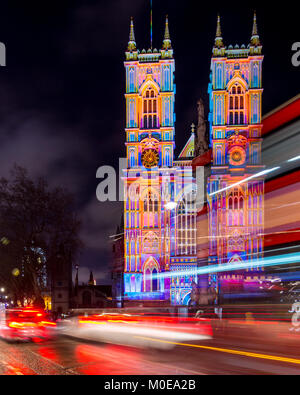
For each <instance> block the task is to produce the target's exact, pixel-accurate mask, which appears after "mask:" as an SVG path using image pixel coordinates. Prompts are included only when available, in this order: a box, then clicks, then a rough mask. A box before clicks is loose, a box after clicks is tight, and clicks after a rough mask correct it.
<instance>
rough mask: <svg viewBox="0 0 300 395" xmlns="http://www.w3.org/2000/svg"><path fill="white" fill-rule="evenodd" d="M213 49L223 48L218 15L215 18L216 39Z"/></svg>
mask: <svg viewBox="0 0 300 395" xmlns="http://www.w3.org/2000/svg"><path fill="white" fill-rule="evenodd" d="M215 47H216V48H223V47H224V44H223V38H222V32H221V19H220V15H219V14H218V18H217V30H216V38H215Z"/></svg>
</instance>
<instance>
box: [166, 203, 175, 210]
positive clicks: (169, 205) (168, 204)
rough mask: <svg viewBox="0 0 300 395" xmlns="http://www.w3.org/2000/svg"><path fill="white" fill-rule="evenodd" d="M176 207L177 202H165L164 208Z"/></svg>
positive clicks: (171, 208) (172, 208)
mask: <svg viewBox="0 0 300 395" xmlns="http://www.w3.org/2000/svg"><path fill="white" fill-rule="evenodd" d="M176 207H177V203H176V202H168V203H166V204H165V209H166V210H170V211H171V210H174V208H176Z"/></svg>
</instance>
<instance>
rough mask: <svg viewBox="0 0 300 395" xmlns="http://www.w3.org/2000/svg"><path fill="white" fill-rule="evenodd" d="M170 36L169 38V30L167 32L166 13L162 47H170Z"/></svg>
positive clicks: (166, 48)
mask: <svg viewBox="0 0 300 395" xmlns="http://www.w3.org/2000/svg"><path fill="white" fill-rule="evenodd" d="M171 48H172V46H171V38H170V32H169V21H168V15H167V16H166V24H165V34H164V40H163V49H165V50H168V49H171Z"/></svg>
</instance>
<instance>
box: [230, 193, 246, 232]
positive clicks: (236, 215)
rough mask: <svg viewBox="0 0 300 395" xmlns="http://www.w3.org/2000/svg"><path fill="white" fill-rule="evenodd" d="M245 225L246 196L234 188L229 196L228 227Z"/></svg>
mask: <svg viewBox="0 0 300 395" xmlns="http://www.w3.org/2000/svg"><path fill="white" fill-rule="evenodd" d="M242 225H244V196H243V193H242V191H241V190H240V189H238V188H234V190H233V191H231V192H230V194H229V196H228V226H242Z"/></svg>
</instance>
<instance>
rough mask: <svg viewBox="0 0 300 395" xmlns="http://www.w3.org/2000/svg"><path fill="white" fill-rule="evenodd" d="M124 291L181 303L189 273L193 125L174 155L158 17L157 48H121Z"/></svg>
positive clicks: (171, 89) (170, 67)
mask: <svg viewBox="0 0 300 395" xmlns="http://www.w3.org/2000/svg"><path fill="white" fill-rule="evenodd" d="M124 65H125V70H126V94H125V98H126V129H125V132H126V156H127V169H126V170H125V171H124V187H125V202H124V213H125V215H124V243H125V246H124V247H125V262H124V264H125V268H124V299H125V300H135V301H136V300H141V301H149V300H151V301H153V300H156V301H167V302H168V303H169V302H170V301H171V303H173V304H188V302H189V299H190V292H191V287H192V282H193V281H197V276H196V273H194V274H193V275H191V274H189V275H187V276H175V277H172V278H170V276H168V273H170V272H174V271H178V270H185V269H193V268H194V269H195V268H196V213H195V209H194V205H193V204H192V199H193V198H192V197H193V194H194V183H193V178H192V166H191V164H192V158H193V157H194V139H195V136H194V130H192V134H191V136H190V138H189V140H188V142H187V143H186V145H185V147H184V148H183V150H182V152H181V154H180V155H179V158H178V159H177V160H175V158H174V149H175V112H174V102H175V92H176V86H175V82H174V72H175V61H174V57H173V49H172V46H171V40H170V34H169V27H168V19H166V24H165V32H164V39H163V45H162V49H161V50H159V51H158V50H157V49H152V48H151V49H149V50H148V51H146V50H142V51H141V52H140V51H139V50H138V49H137V47H136V42H135V36H134V26H133V21H132V20H131V25H130V35H129V42H128V48H127V51H126V61H125V63H124Z"/></svg>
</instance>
